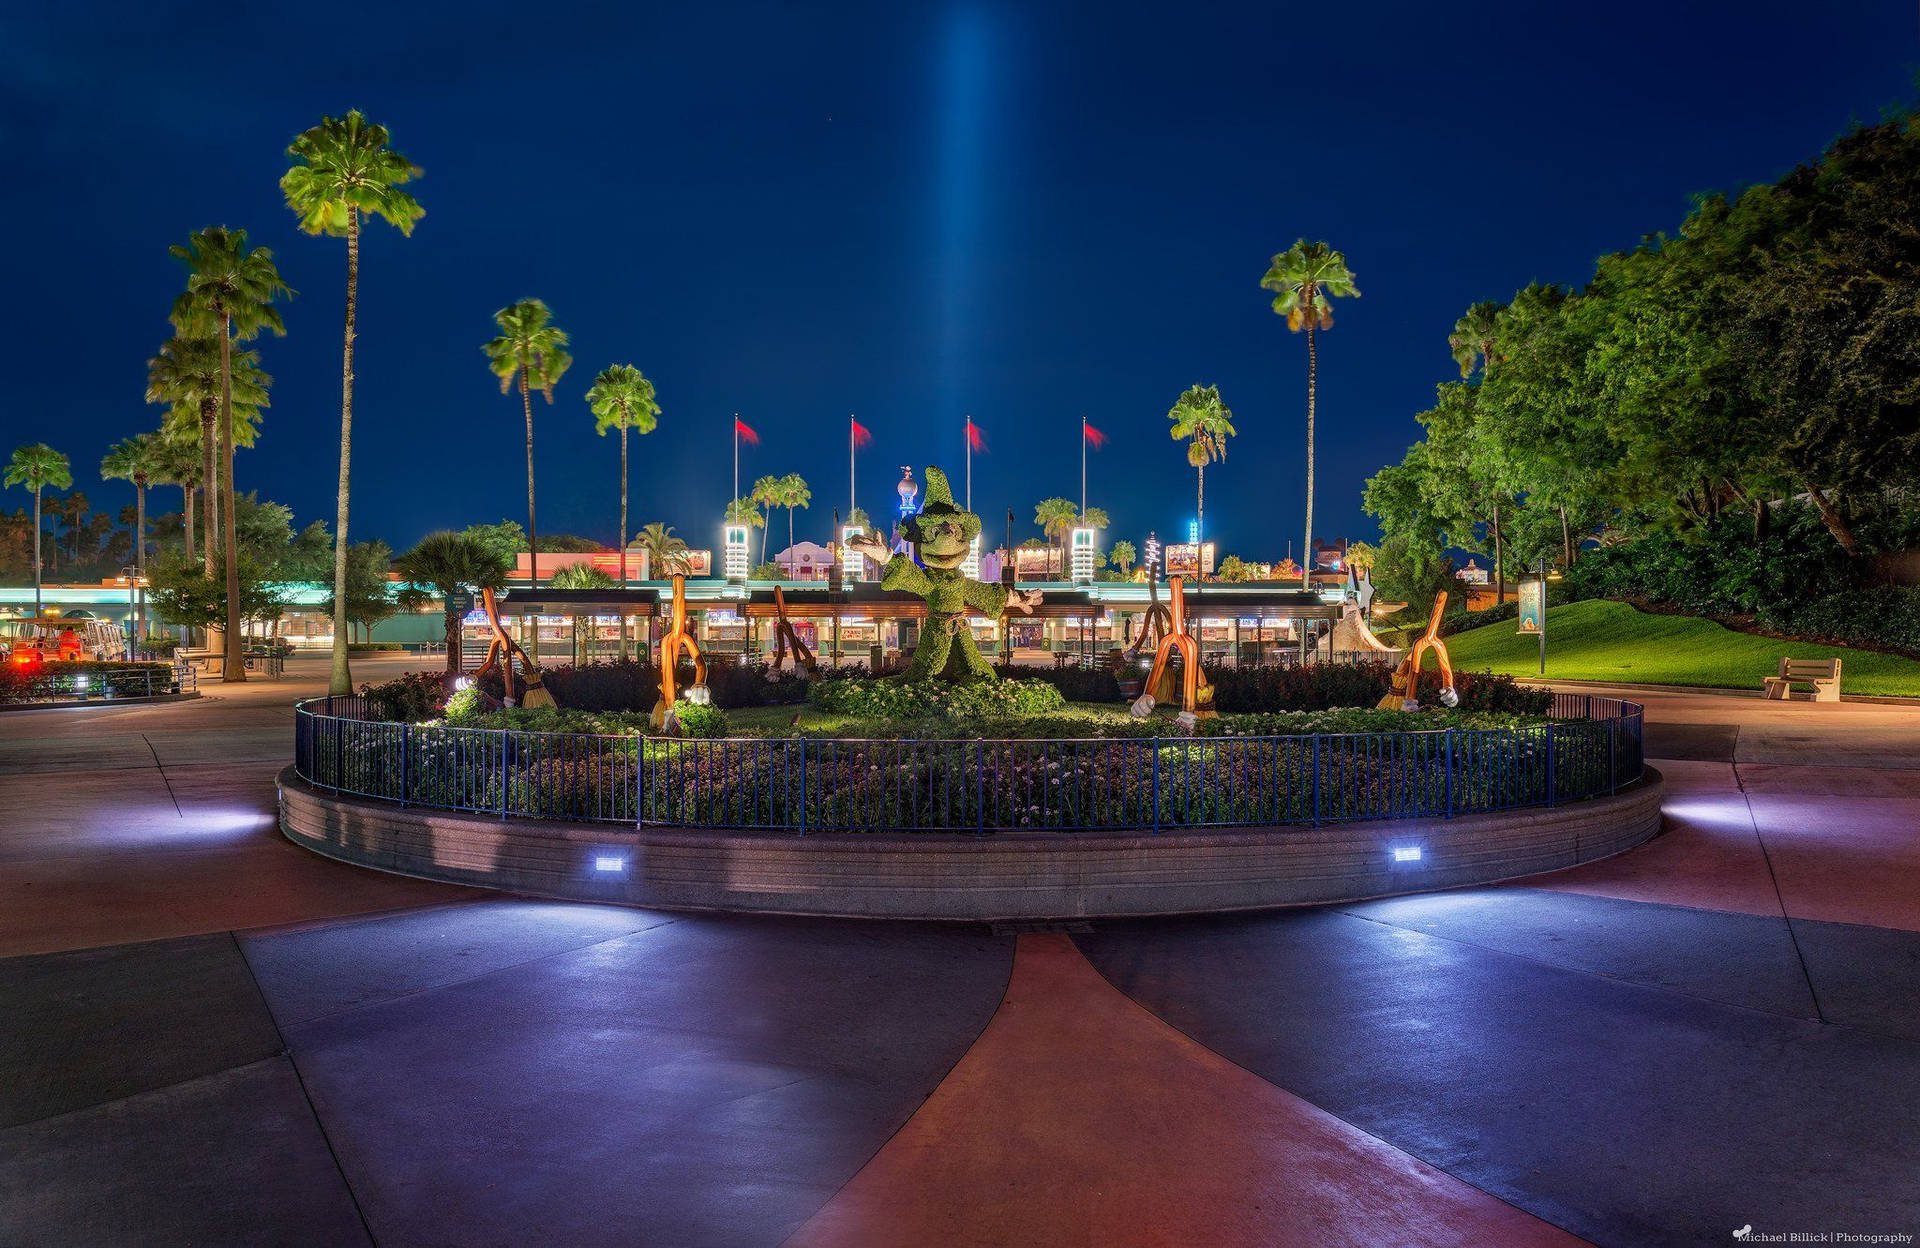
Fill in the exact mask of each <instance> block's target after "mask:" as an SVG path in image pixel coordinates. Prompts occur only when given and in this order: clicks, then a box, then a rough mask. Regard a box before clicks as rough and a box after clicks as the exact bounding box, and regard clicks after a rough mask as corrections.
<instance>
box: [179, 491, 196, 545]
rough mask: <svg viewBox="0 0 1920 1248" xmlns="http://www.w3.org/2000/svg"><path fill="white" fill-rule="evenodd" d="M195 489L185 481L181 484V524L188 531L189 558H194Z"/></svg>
mask: <svg viewBox="0 0 1920 1248" xmlns="http://www.w3.org/2000/svg"><path fill="white" fill-rule="evenodd" d="M193 495H194V489H193V487H192V486H191V485H188V484H186V483H185V482H184V481H183V482H181V484H180V524H181V527H182V528H183V529H184V530H185V531H186V534H185V535H186V539H187V558H189V559H191V558H193V504H194V501H195V500H194V497H193Z"/></svg>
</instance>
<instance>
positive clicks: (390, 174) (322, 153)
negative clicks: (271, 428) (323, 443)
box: [280, 109, 426, 694]
mask: <svg viewBox="0 0 1920 1248" xmlns="http://www.w3.org/2000/svg"><path fill="white" fill-rule="evenodd" d="M287 155H288V156H290V157H292V158H293V159H294V160H295V161H296V162H299V163H296V164H295V165H294V166H293V167H292V168H290V169H288V170H287V171H286V173H284V174H282V175H281V177H280V190H281V192H282V193H283V194H285V195H286V197H287V207H289V208H291V209H293V211H294V212H295V213H297V214H298V215H299V217H300V228H301V229H303V230H305V231H306V232H307V233H309V234H330V235H333V236H334V237H336V238H338V237H341V236H344V237H345V238H346V240H347V318H346V330H345V331H344V333H343V334H342V338H341V341H342V346H341V352H340V484H339V494H338V497H337V499H336V500H335V520H334V528H333V674H332V675H331V677H329V679H328V684H327V692H328V693H333V694H344V693H352V692H353V673H352V672H351V671H349V670H348V667H347V615H346V612H347V476H348V468H349V466H350V465H351V463H352V460H353V337H354V331H353V325H354V313H355V311H356V309H357V307H358V303H359V298H360V218H361V217H362V216H363V215H365V216H368V217H378V218H379V219H380V220H382V221H385V222H386V223H387V224H388V225H391V226H392V227H393V228H395V229H396V230H399V231H400V233H401V234H403V235H407V236H411V235H412V234H413V223H414V222H416V221H418V220H419V219H420V218H421V217H422V216H424V215H425V213H426V210H425V209H424V208H422V207H421V206H420V205H419V204H418V203H416V202H415V201H414V198H413V196H411V195H409V194H407V192H405V191H403V190H401V189H399V188H400V186H401V184H402V183H406V182H411V181H413V179H415V178H417V177H419V176H420V170H419V168H418V167H417V166H416V165H414V163H413V162H412V161H410V160H408V159H407V158H406V157H404V156H402V155H400V153H398V152H396V151H394V150H393V149H391V148H389V147H388V146H387V128H386V127H385V126H378V125H368V124H367V119H366V118H365V117H363V116H361V115H360V112H359V110H358V109H356V110H354V111H352V112H350V113H348V114H347V115H346V116H345V117H344V118H333V117H322V118H321V119H320V124H319V125H317V126H314V127H313V128H312V129H310V130H306V131H303V132H302V133H301V134H300V137H298V138H296V139H295V140H294V141H293V142H292V143H291V144H290V145H289V146H288V147H287Z"/></svg>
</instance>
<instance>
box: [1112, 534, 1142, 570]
mask: <svg viewBox="0 0 1920 1248" xmlns="http://www.w3.org/2000/svg"><path fill="white" fill-rule="evenodd" d="M1139 558H1140V552H1139V551H1137V550H1135V549H1134V548H1133V543H1132V542H1129V541H1127V540H1126V539H1124V538H1122V539H1121V540H1120V541H1117V542H1115V543H1114V544H1113V549H1112V550H1110V551H1108V552H1107V562H1109V563H1111V564H1112V565H1113V567H1114V570H1115V571H1117V572H1118V573H1120V575H1121V576H1128V575H1130V574H1132V572H1133V565H1134V563H1135V562H1137V561H1138V560H1139Z"/></svg>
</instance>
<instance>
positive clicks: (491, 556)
mask: <svg viewBox="0 0 1920 1248" xmlns="http://www.w3.org/2000/svg"><path fill="white" fill-rule="evenodd" d="M393 566H394V570H395V571H397V572H398V573H399V574H400V575H401V576H402V577H403V578H404V579H406V580H408V581H411V582H412V583H413V584H415V585H431V586H433V588H434V589H435V590H436V591H438V592H439V594H440V598H441V601H443V602H445V603H446V604H447V606H446V608H445V610H444V614H445V616H446V637H447V670H448V671H449V672H458V671H459V670H460V667H461V662H460V659H461V655H460V649H461V647H460V617H459V616H458V615H455V614H454V612H453V606H452V603H453V596H454V595H455V594H459V593H465V592H472V591H476V590H482V589H499V588H500V587H501V586H502V585H504V584H506V582H507V560H506V559H505V558H504V557H503V556H502V555H501V554H500V553H499V552H498V551H496V550H493V549H491V548H489V547H488V546H487V544H486V543H484V542H479V541H475V540H474V539H473V538H471V537H468V536H467V535H466V534H464V533H451V532H447V531H446V530H442V531H440V532H438V533H429V534H427V535H426V536H425V537H423V538H421V539H420V544H419V545H417V546H415V547H414V548H413V549H412V550H409V551H408V552H407V553H406V554H404V555H401V556H400V557H399V558H398V559H396V560H394V564H393Z"/></svg>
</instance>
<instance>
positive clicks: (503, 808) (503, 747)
mask: <svg viewBox="0 0 1920 1248" xmlns="http://www.w3.org/2000/svg"><path fill="white" fill-rule="evenodd" d="M507 677H508V679H509V680H511V679H512V677H513V669H512V668H508V669H507ZM500 817H501V818H502V819H505V818H506V817H507V730H506V729H505V728H502V729H500Z"/></svg>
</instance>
